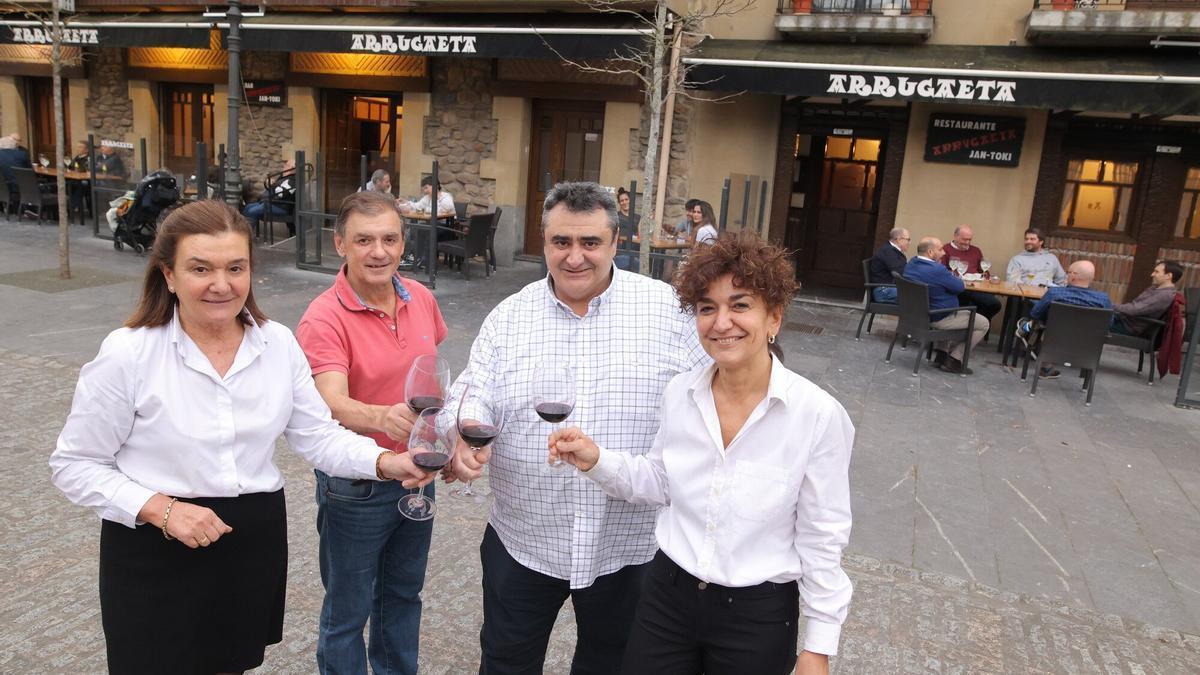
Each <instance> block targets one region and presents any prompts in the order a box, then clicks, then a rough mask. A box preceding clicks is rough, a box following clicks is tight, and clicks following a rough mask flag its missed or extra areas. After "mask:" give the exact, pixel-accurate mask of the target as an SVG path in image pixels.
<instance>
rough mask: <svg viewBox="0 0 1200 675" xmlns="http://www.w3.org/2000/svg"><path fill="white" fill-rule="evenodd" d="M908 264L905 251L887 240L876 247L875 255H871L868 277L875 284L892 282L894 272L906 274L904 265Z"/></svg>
mask: <svg viewBox="0 0 1200 675" xmlns="http://www.w3.org/2000/svg"><path fill="white" fill-rule="evenodd" d="M907 264H908V259H907V258H905V257H904V253H902V252H901V251H900V249H898V248H896V247H895V246H894V245H893V244H892V242H890V241H885V242H883V246H880V247H879V248H877V249H875V255H873V256H871V262H870V263H868V266H867V277H868V279H869V281H870V282H871V283H873V284H891V283H895V282H894V281H892V272H896V273H897V274H904V266H905V265H907Z"/></svg>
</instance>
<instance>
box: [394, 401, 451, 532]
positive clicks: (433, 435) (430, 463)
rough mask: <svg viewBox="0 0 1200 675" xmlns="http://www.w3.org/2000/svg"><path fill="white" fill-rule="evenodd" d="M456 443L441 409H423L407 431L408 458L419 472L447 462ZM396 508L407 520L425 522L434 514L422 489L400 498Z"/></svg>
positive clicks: (434, 509)
mask: <svg viewBox="0 0 1200 675" xmlns="http://www.w3.org/2000/svg"><path fill="white" fill-rule="evenodd" d="M457 443H458V433H457V430H456V429H455V425H454V418H453V417H452V416H451V415H449V414H447V413H446V412H445V411H443V410H442V409H441V408H426V409H425V410H424V411H422V412H421V413H420V414H419V415H418V416H417V421H416V422H414V423H413V427H412V431H411V432H409V435H408V452H409V457H410V459H412V462H413V464H415V465H416V466H417V467H418V468H419V469H421V470H422V471H425V472H428V473H435V472H437V471H440V470H441V469H442V467H444V466H446V464H447V463H449V461H450V457H451V456H452V455H453V454H454V446H455V445H456V444H457ZM396 508H398V509H400V515H402V516H404V517H405V518H408V519H410V520H429V519H430V518H433V514H434V513H435V512H436V511H437V507H436V505H435V504H434V501H433V500H432V499H430V498H429V497H427V496H426V495H425V488H424V487H422V488H421V489H420V490H418V491H416V492H413V493H410V494H406V495H404V496H403V497H401V498H400V501H399V502H397V504H396Z"/></svg>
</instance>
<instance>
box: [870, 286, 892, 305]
mask: <svg viewBox="0 0 1200 675" xmlns="http://www.w3.org/2000/svg"><path fill="white" fill-rule="evenodd" d="M871 297H873V298H874V299H875V302H893V303H894V302H896V287H895V286H888V287H886V288H873V289H871Z"/></svg>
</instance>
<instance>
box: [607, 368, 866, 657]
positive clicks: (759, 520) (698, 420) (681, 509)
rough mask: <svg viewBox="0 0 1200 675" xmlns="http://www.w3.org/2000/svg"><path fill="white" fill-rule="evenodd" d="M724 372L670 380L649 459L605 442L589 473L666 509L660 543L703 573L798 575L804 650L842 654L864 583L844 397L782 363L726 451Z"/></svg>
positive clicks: (758, 578)
mask: <svg viewBox="0 0 1200 675" xmlns="http://www.w3.org/2000/svg"><path fill="white" fill-rule="evenodd" d="M714 371H715V366H711V365H710V366H699V367H697V368H696V369H694V370H693V371H692V372H689V373H685V374H682V375H680V376H678V377H676V378H675V379H674V380H672V381H671V383H670V384H669V385H668V386H667V389H666V392H665V393H664V394H663V412H662V415H663V423H662V427H661V428H660V429H659V431H658V436H657V437H656V438H655V439H654V446H653V448H651V450H650V452H649V454H647V455H645V456H642V457H636V456H631V455H628V454H626V453H621V452H613V451H612V450H611V449H609V448H608V447H607V446H604V445H601V451H600V459H599V461H598V462H597V463H596V465H595V466H594V467H592V469H591V470H590V471H588V472H587V473H586V474H585V475H587V476H588V477H589V478H591V479H593V480H594V481H596V483H597V484H598V485H600V487H602V488H603V489H604V491H605V492H607V493H608V494H610V495H612V496H614V497H618V498H620V499H627V500H630V501H632V502H634V503H638V504H651V505H657V506H664V507H665V508H663V509H662V510H661V511H660V512H659V514H658V525H657V528H656V530H655V535H656V537H657V539H658V545H659V546H660V547H661V548H662V550H663V553H665V554H666V555H667V556H668V557H670V558H671V560H673V561H675V563H676V564H678V565H679V566H680V567H681V568H683V569H684V570H686V571H687V572H689V573H690V574H692V575H693V576H695V577H696V578H698V579H701V580H703V581H706V582H709V583H715V584H720V585H722V586H730V587H746V586H754V585H757V584H760V583H763V582H765V581H774V582H783V583H786V582H789V581H792V580H798V581H799V586H800V597H801V598H802V599H803V600H804V615H805V617H807V619H808V624H807V630H806V632H805V638H804V648H805V649H807V650H809V651H812V652H816V653H818V654H836V653H837V647H838V639H839V637H840V635H841V626H842V623H843V622H844V621H845V619H846V610H847V608H848V607H849V604H850V595H851V593H852V590H853V589H852V588H851V585H850V579H849V578H848V577H847V576H846V573H845V571H844V570H842V550H843V549H844V548H845V547H846V543H847V542H848V541H849V538H850V523H851V520H850V483H849V469H850V449H851V447H852V446H853V445H854V427H853V426H852V425H851V423H850V418H849V417H847V415H846V411H845V410H844V409H843V408H842V406H841V404H839V403H838V402H837V400H836V399H834V398H833V397H832V396H830V395H829V394H828V393H826V392H825V391H824V390H822V389H821V388H820V387H818V386H816V385H815V384H813V383H812V382H809V381H808V380H806V379H804V378H803V377H800V376H799V375H797V374H795V373H793V372H792V371H790V370H788V369H787V368H785V367H784V366H783V364H781V363H780V362H779V361H778V360H777V359H774V358H772V364H771V380H770V384H769V385H768V388H767V395H766V397H765V398H764V399H763V400H762V401H761V402H759V404H758V406H757V407H755V408H754V410H753V412H751V413H750V417H749V418H747V419H746V423H745V424H744V425H743V426H742V428H741V430H739V431H738V433H737V435H736V436H734V438H733V441H731V442H730V443H729V446H728V447H725V444H724V442H723V441H722V437H721V425H720V421H719V419H718V417H717V409H716V405H715V403H714V401H713V393H712V378H713V373H714ZM585 431H586V430H585Z"/></svg>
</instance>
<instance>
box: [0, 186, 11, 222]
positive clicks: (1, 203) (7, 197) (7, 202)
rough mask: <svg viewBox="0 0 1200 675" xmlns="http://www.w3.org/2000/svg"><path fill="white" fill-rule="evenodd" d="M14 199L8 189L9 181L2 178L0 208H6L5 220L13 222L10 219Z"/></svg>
mask: <svg viewBox="0 0 1200 675" xmlns="http://www.w3.org/2000/svg"><path fill="white" fill-rule="evenodd" d="M12 202H13V198H12V195H11V193H10V192H9V189H8V181H6V180H4V178H3V177H2V176H0V207H3V208H4V219H5V220H11V218H10V217H9V216H10V215H11V213H12V208H11V207H12V206H13V203H12Z"/></svg>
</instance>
